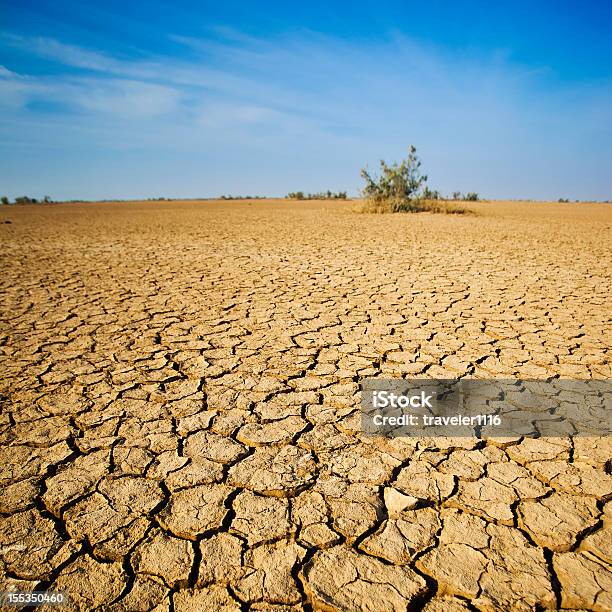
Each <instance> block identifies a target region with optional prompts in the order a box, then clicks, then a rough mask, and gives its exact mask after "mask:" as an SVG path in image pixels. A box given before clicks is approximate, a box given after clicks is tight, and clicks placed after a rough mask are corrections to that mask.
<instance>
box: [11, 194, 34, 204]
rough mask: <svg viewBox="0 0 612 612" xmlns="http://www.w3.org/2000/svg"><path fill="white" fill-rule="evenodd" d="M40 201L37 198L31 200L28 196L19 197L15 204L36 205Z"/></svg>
mask: <svg viewBox="0 0 612 612" xmlns="http://www.w3.org/2000/svg"><path fill="white" fill-rule="evenodd" d="M37 202H38V200H37V199H36V198H29V197H28V196H19V197H18V198H15V204H36V203H37Z"/></svg>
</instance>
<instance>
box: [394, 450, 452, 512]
mask: <svg viewBox="0 0 612 612" xmlns="http://www.w3.org/2000/svg"><path fill="white" fill-rule="evenodd" d="M393 486H394V487H395V488H396V489H398V490H399V491H400V492H401V493H404V494H405V495H410V496H411V497H416V498H417V499H423V500H426V501H429V502H435V503H439V502H441V501H443V500H445V499H446V498H447V497H448V496H449V495H451V494H452V492H453V490H454V488H455V479H454V477H453V476H452V475H451V474H444V473H441V472H438V471H437V470H436V469H435V468H434V467H432V466H431V465H429V464H428V463H426V462H425V461H420V460H418V459H417V460H414V461H412V462H411V463H410V464H409V465H408V466H407V467H405V468H402V469H401V471H400V473H399V474H398V476H397V478H396V479H395V482H394V485H393Z"/></svg>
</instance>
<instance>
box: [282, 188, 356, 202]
mask: <svg viewBox="0 0 612 612" xmlns="http://www.w3.org/2000/svg"><path fill="white" fill-rule="evenodd" d="M285 197H286V198H287V199H289V200H346V198H347V195H346V191H338V193H334V192H333V191H330V190H329V189H328V190H327V191H317V192H315V193H306V194H305V193H304V192H303V191H290V192H289V193H288V194H287V195H286V196H285Z"/></svg>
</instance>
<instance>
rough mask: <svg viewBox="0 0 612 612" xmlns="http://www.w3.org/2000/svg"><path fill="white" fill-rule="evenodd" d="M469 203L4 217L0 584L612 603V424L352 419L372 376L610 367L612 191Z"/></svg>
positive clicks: (557, 604) (429, 604)
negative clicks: (387, 425) (526, 430)
mask: <svg viewBox="0 0 612 612" xmlns="http://www.w3.org/2000/svg"><path fill="white" fill-rule="evenodd" d="M470 207H471V208H472V209H473V210H474V211H476V212H477V213H478V214H477V215H465V216H454V215H453V216H447V215H432V214H428V213H423V214H416V215H380V216H371V215H359V214H356V213H354V212H352V211H351V203H350V202H349V203H333V202H286V201H254V202H249V201H230V202H211V201H206V202H125V203H96V204H58V205H49V206H22V207H6V206H5V207H2V208H0V239H1V242H2V245H3V246H2V251H1V253H0V257H1V258H2V276H1V277H0V296H1V302H2V317H1V324H0V350H1V355H2V357H1V359H2V362H1V367H2V370H1V372H2V373H1V382H0V393H1V396H0V400H1V415H0V438H1V447H0V487H1V496H0V574H1V578H0V589H17V588H18V589H21V590H31V589H34V588H40V589H46V588H53V589H61V590H64V591H65V592H66V594H67V595H68V596H69V598H70V604H69V606H68V607H67V608H68V609H78V610H94V609H104V610H125V611H131V610H150V609H154V610H175V611H176V612H183V611H188V610H194V611H195V610H217V609H224V610H241V609H243V610H245V609H250V610H297V609H304V608H306V609H308V608H309V607H312V608H314V609H323V610H372V611H377V612H378V611H383V610H405V609H424V610H427V611H428V612H434V611H436V612H437V611H440V612H442V611H451V612H452V611H455V610H456V611H459V610H474V609H478V610H530V609H538V608H551V609H555V608H568V609H588V610H591V609H592V610H610V609H612V573H611V568H612V566H611V563H612V531H611V530H612V504H611V503H610V502H609V500H610V499H611V497H612V476H611V475H610V473H609V472H610V467H611V465H610V458H611V457H612V453H611V451H612V444H611V442H610V439H609V438H580V437H576V438H574V439H569V438H548V439H538V440H534V439H512V440H488V441H486V442H485V441H479V440H476V439H468V438H456V439H449V438H435V439H434V438H416V439H414V438H397V439H393V440H388V439H383V438H375V437H366V436H364V435H363V434H361V433H360V422H359V418H358V403H359V382H360V380H362V379H364V378H367V377H373V376H378V377H380V376H385V377H397V376H406V377H426V378H429V377H432V378H433V377H457V376H473V377H482V378H495V377H509V378H514V377H516V378H536V379H538V378H546V377H548V376H555V375H558V376H560V377H564V378H578V379H589V378H596V379H608V378H610V377H611V375H612V367H611V365H610V360H609V350H610V346H611V343H612V334H611V326H610V312H611V309H610V297H611V290H610V288H611V287H612V282H611V278H610V276H611V273H610V271H611V268H612V266H611V264H612V256H611V252H610V232H611V228H612V206H610V205H606V204H546V203H524V202H523V203H520V202H495V203H476V204H470ZM9 221H10V223H9Z"/></svg>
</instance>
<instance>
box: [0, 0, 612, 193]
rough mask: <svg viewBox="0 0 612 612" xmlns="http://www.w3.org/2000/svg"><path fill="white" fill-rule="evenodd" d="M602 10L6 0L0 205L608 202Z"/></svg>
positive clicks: (611, 138) (2, 2)
mask: <svg viewBox="0 0 612 612" xmlns="http://www.w3.org/2000/svg"><path fill="white" fill-rule="evenodd" d="M611 34H612V4H611V3H608V2H580V3H577V2H565V1H557V2H519V1H517V2H469V1H466V2H436V1H429V2H422V1H421V2H418V3H416V2H414V3H413V2H384V1H378V2H365V1H364V2H359V1H354V2H343V1H336V2H319V1H316V0H312V1H311V2H300V3H298V2H286V1H285V2H263V1H262V2H233V1H228V0H226V1H225V2H218V1H217V2H214V3H213V2H208V1H203V2H182V3H172V2H155V1H154V0H150V1H148V2H141V1H130V2H125V1H123V2H117V1H114V0H106V1H105V2H84V1H76V0H75V1H72V0H56V1H54V2H48V1H46V0H35V1H31V0H20V1H19V2H12V1H10V2H9V1H8V0H0V195H4V194H6V195H8V196H10V197H14V196H17V195H23V194H27V195H30V196H35V197H41V196H44V195H50V196H51V197H52V198H54V199H76V198H88V199H96V198H126V199H127V198H140V197H142V198H147V197H160V196H164V197H198V196H200V197H212V196H218V195H221V194H235V195H238V194H243V195H244V194H261V195H270V196H277V195H284V194H285V193H287V192H288V191H295V190H300V189H301V190H304V191H318V190H325V189H332V190H338V189H341V190H347V191H349V193H351V194H356V193H357V191H358V189H359V188H360V186H361V181H360V178H359V169H360V168H361V167H362V166H364V165H365V164H368V165H369V166H370V168H375V167H376V165H377V162H378V159H380V158H384V159H386V160H388V161H391V160H397V159H400V158H401V157H402V156H405V154H406V152H407V148H408V146H409V145H410V144H414V145H415V146H416V147H417V149H418V153H419V154H420V156H421V158H422V159H423V166H424V168H425V170H426V172H427V173H428V174H429V177H430V180H429V183H430V186H431V187H432V188H438V189H440V190H441V191H442V192H443V193H450V192H451V191H455V190H460V191H477V192H479V193H480V194H482V195H483V196H484V197H499V198H537V199H547V198H554V199H556V198H559V197H569V198H572V199H578V198H579V199H611V198H612V171H611V169H612V35H611Z"/></svg>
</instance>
